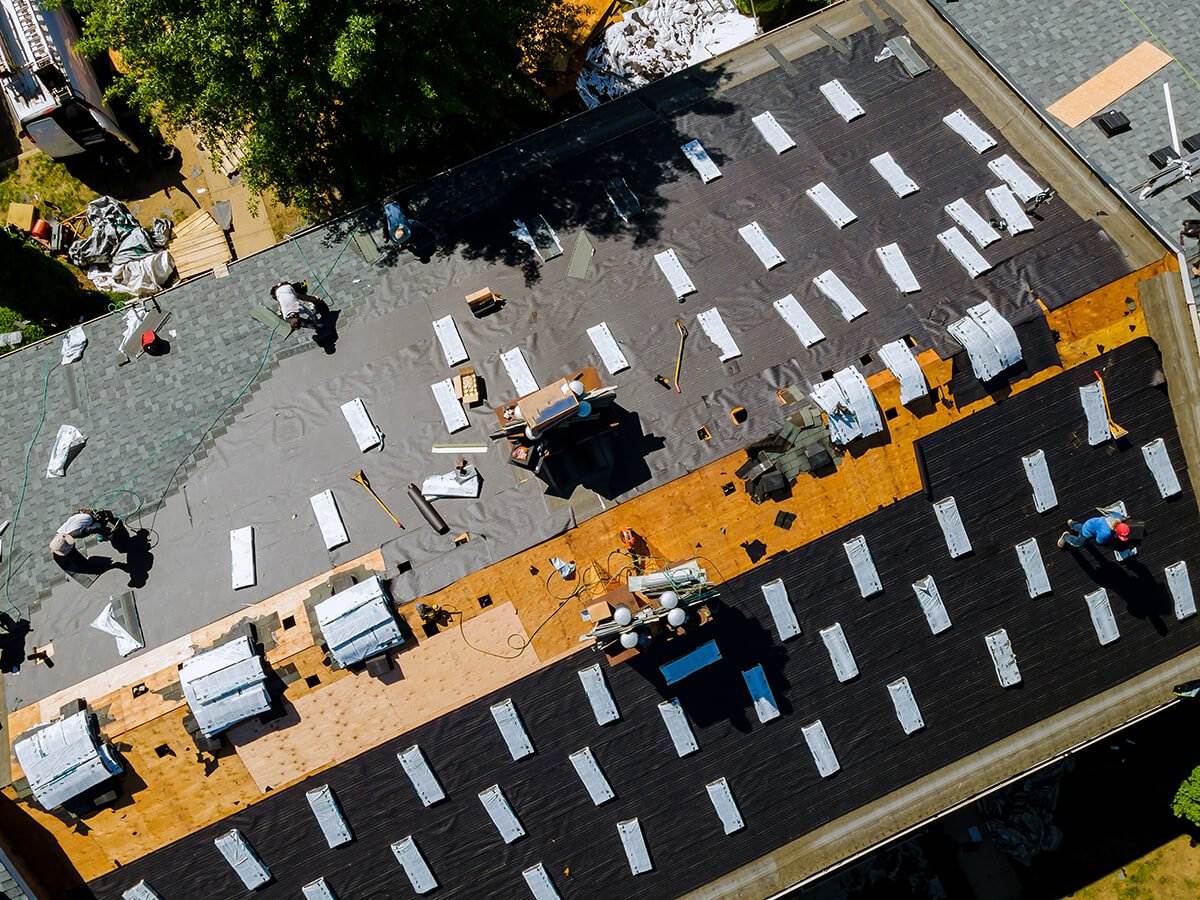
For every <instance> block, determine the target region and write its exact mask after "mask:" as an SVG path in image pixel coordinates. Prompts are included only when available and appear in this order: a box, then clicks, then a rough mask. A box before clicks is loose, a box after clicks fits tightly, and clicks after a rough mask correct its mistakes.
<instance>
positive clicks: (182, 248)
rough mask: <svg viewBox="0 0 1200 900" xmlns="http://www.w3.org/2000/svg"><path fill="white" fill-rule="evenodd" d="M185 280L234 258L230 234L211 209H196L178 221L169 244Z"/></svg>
mask: <svg viewBox="0 0 1200 900" xmlns="http://www.w3.org/2000/svg"><path fill="white" fill-rule="evenodd" d="M167 250H168V251H170V253H171V258H172V259H173V260H174V261H175V270H176V272H178V273H179V279H180V280H181V281H182V280H184V279H186V278H190V277H192V276H193V275H199V274H201V273H203V272H207V271H209V270H210V269H212V268H213V267H215V266H218V265H221V264H223V263H228V262H230V261H232V259H233V250H232V249H231V247H230V245H229V237H228V235H226V234H225V232H224V231H223V230H222V228H221V226H220V225H219V224H217V220H216V219H214V218H213V217H212V214H211V213H209V212H208V210H204V209H201V210H197V211H196V212H194V213H192V214H191V215H190V216H188V217H187V218H186V219H184V220H183V221H182V222H180V223H179V226H178V227H177V228H175V229H174V233H173V234H172V237H171V241H170V243H168V245H167Z"/></svg>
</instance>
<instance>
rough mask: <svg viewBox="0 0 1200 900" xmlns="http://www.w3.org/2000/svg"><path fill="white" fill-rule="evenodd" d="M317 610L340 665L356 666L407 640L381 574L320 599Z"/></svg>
mask: <svg viewBox="0 0 1200 900" xmlns="http://www.w3.org/2000/svg"><path fill="white" fill-rule="evenodd" d="M314 612H315V613H316V617H317V625H318V627H320V629H321V637H322V638H324V640H325V643H326V645H327V646H328V647H329V652H330V653H331V654H332V655H333V658H334V659H335V660H337V663H338V665H340V666H350V665H354V664H355V663H358V662H362V661H363V660H365V659H370V658H371V657H372V656H378V655H379V654H380V653H383V652H384V651H386V650H388V649H390V648H392V647H396V646H399V645H400V644H402V643H404V638H403V637H402V636H401V634H400V628H399V626H398V625H397V624H396V616H395V615H394V614H393V613H392V610H391V607H390V604H389V601H388V596H387V592H386V591H385V590H384V588H383V582H381V581H380V580H379V577H378V576H374V575H373V576H371V577H370V578H367V579H364V580H363V581H360V582H359V583H358V584H356V585H354V586H353V587H350V588H347V589H346V590H344V591H339V592H338V593H336V594H334V595H333V596H332V597H330V598H329V599H328V600H323V601H321V602H320V603H318V604H317V605H316V607H315V609H314Z"/></svg>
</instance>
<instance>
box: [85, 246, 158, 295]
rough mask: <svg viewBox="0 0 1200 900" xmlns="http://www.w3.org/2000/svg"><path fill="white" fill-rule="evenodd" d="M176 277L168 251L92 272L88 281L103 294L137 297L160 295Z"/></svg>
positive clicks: (90, 271) (92, 270)
mask: <svg viewBox="0 0 1200 900" xmlns="http://www.w3.org/2000/svg"><path fill="white" fill-rule="evenodd" d="M174 274H175V260H173V259H172V258H171V254H170V253H168V252H167V251H166V250H159V251H158V252H157V253H152V254H150V255H149V256H143V257H140V258H138V259H134V260H130V261H129V262H126V263H121V264H119V265H115V266H113V267H112V268H111V269H108V270H105V269H88V273H87V276H88V279H89V280H90V281H91V282H92V284H94V285H95V286H96V287H98V288H99V289H100V290H102V291H116V292H118V293H121V294H130V295H132V296H134V297H149V296H151V295H153V294H157V293H158V292H159V291H161V290H162V289H163V287H165V286H166V284H167V282H168V281H170V280H171V276H172V275H174Z"/></svg>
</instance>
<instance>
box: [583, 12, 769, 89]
mask: <svg viewBox="0 0 1200 900" xmlns="http://www.w3.org/2000/svg"><path fill="white" fill-rule="evenodd" d="M757 33H758V31H757V28H756V27H755V22H754V19H753V18H751V17H749V16H743V15H742V14H741V13H739V12H738V11H737V9H736V8H735V7H734V6H733V4H732V3H729V4H727V6H726V8H721V4H719V3H714V2H709V3H696V2H695V0H647V2H646V3H644V4H642V5H641V6H640V7H638V8H636V9H634V10H632V11H630V12H628V13H626V14H625V16H624V17H623V18H622V19H621V21H620V22H617V23H615V24H613V25H610V26H609V27H608V28H607V29H606V30H605V32H604V36H603V37H602V38H601V40H600V41H599V42H598V43H597V44H596V45H595V46H593V47H592V48H591V49H590V50H589V51H588V54H587V62H586V64H585V67H584V70H583V72H582V74H580V76H579V79H578V81H577V82H576V85H575V86H576V89H577V90H578V91H579V96H580V97H581V98H582V100H583V102H584V103H585V104H587V106H589V107H595V106H598V105H599V104H600V103H601V102H602V101H604V100H611V99H613V98H615V97H620V96H622V95H623V94H627V93H629V92H630V91H631V90H633V88H635V87H641V86H642V85H644V84H649V83H650V82H651V81H656V80H658V79H659V78H663V77H664V76H666V75H670V74H671V73H672V72H678V71H679V70H680V69H685V68H687V67H688V66H690V65H692V64H694V63H698V62H701V61H702V60H705V59H711V58H712V57H714V56H716V55H718V54H720V53H724V52H725V51H726V50H730V49H732V48H733V47H736V46H738V45H739V44H743V43H745V42H746V41H748V40H751V39H752V38H754V37H755V36H756V35H757Z"/></svg>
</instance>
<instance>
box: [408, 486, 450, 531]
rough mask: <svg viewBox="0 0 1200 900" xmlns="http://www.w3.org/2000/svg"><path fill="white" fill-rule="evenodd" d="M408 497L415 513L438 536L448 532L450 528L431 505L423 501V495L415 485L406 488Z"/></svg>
mask: <svg viewBox="0 0 1200 900" xmlns="http://www.w3.org/2000/svg"><path fill="white" fill-rule="evenodd" d="M408 496H409V498H410V499H411V500H412V502H413V503H414V504H415V505H416V507H417V512H419V513H420V514H421V515H422V516H424V517H425V521H426V522H428V523H429V526H430V527H431V528H432V529H433V530H434V531H436V532H437V533H438V534H445V533H446V532H447V531H449V530H450V526H449V525H447V524H446V520H445V519H443V518H442V517H441V515H440V514H439V513H438V511H437V510H436V509H434V508H433V504H432V503H430V502H429V501H428V500H426V499H425V495H424V494H422V493H421V489H420V488H419V487H417V486H416V485H415V484H410V485H409V486H408Z"/></svg>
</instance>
